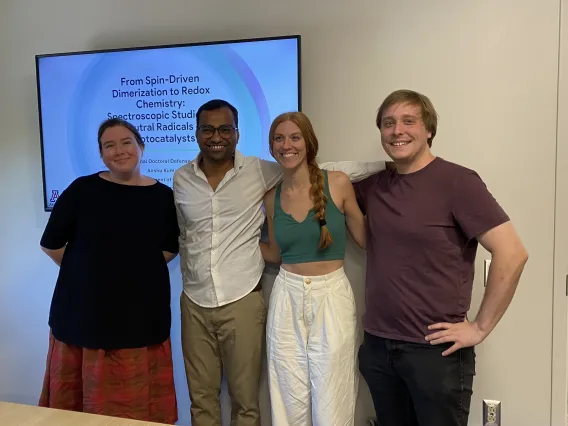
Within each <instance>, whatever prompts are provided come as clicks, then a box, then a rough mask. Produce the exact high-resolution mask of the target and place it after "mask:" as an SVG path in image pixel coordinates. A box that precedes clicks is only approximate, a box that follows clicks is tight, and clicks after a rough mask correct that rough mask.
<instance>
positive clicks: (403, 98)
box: [377, 90, 438, 147]
mask: <svg viewBox="0 0 568 426" xmlns="http://www.w3.org/2000/svg"><path fill="white" fill-rule="evenodd" d="M396 104H411V105H416V106H418V107H420V115H421V118H422V121H423V122H424V126H425V127H426V130H428V131H429V132H430V133H431V134H432V136H431V137H430V138H429V139H428V146H429V147H431V146H432V140H433V139H434V136H436V129H437V128H438V114H437V113H436V109H435V108H434V105H433V104H432V102H431V101H430V99H428V97H427V96H425V95H422V94H421V93H418V92H415V91H413V90H396V91H394V92H392V93H391V94H390V95H388V96H387V97H386V98H385V100H384V101H383V103H382V104H381V106H380V107H379V110H378V112H377V127H378V128H379V130H380V128H381V122H382V119H383V114H384V113H385V111H386V110H387V109H388V108H390V107H391V106H393V105H396Z"/></svg>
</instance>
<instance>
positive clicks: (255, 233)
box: [174, 99, 385, 426]
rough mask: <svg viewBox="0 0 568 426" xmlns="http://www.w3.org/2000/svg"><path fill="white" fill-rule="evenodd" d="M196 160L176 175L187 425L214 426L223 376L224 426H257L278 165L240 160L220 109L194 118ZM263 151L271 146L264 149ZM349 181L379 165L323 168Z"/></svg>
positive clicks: (228, 109) (212, 107)
mask: <svg viewBox="0 0 568 426" xmlns="http://www.w3.org/2000/svg"><path fill="white" fill-rule="evenodd" d="M196 122H197V123H196V124H197V132H196V136H197V143H198V145H199V149H200V153H199V155H198V156H197V158H196V159H195V160H193V161H191V162H189V163H188V164H186V165H184V166H182V167H181V168H180V169H178V170H177V171H176V173H175V174H174V195H175V202H176V208H177V212H178V221H179V226H180V231H181V234H180V265H181V271H182V280H183V288H184V290H183V293H182V295H181V318H182V328H181V332H182V348H183V356H184V362H185V370H186V375H187V381H188V387H189V393H190V398H191V424H192V425H193V426H217V425H218V426H220V425H221V406H220V401H219V394H220V392H221V381H222V376H223V370H224V373H225V375H226V378H227V384H228V389H229V395H230V396H231V401H232V410H231V417H232V420H231V425H232V426H245V425H254V426H260V410H259V405H258V393H259V384H260V374H261V366H262V341H263V338H264V326H265V320H266V306H265V303H264V300H263V296H262V292H261V285H260V278H261V276H262V272H263V270H264V260H263V258H262V255H261V253H260V246H259V239H260V234H261V229H262V226H263V223H264V214H263V212H262V210H261V205H262V200H263V197H264V195H265V193H266V192H267V191H269V190H270V189H271V188H272V187H273V186H274V185H275V184H276V183H277V182H278V181H280V180H281V178H282V171H281V168H280V165H279V164H278V163H275V162H270V161H264V160H261V159H259V158H257V157H244V156H243V155H242V154H241V153H240V152H239V151H237V150H236V146H237V143H238V140H239V131H238V113H237V110H236V108H235V107H234V106H232V105H231V104H229V103H228V102H226V101H223V100H219V99H216V100H212V101H209V102H207V103H205V104H204V105H202V106H201V107H200V108H199V109H198V111H197V114H196ZM266 143H268V141H266ZM320 167H322V168H326V169H327V170H333V169H336V170H341V171H343V172H345V173H346V174H347V175H348V176H350V178H351V179H352V180H353V181H357V180H361V179H363V178H365V177H368V176H370V175H372V174H375V173H377V172H378V171H379V170H382V169H384V168H385V163H384V162H373V163H358V162H350V161H347V162H341V163H334V164H322V165H321V166H320Z"/></svg>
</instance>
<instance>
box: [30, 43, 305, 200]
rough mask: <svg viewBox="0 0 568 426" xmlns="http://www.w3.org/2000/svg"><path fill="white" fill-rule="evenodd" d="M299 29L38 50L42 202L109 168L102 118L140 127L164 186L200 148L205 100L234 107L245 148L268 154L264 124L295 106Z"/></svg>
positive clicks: (150, 170) (148, 164)
mask: <svg viewBox="0 0 568 426" xmlns="http://www.w3.org/2000/svg"><path fill="white" fill-rule="evenodd" d="M300 42H301V38H300V36H299V35H293V36H282V37H270V38H257V39H246V40H229V41H214V42H206V43H192V44H177V45H168V46H147V47H136V48H125V49H113V50H97V51H88V52H68V53H52V54H43V55H37V56H36V58H35V59H36V77H37V92H38V110H39V124H40V137H41V159H42V168H43V189H44V209H45V211H51V209H52V207H53V205H54V203H55V201H56V200H57V198H58V196H59V194H60V193H61V192H62V191H63V190H64V189H65V188H67V186H68V185H69V184H70V183H71V182H72V181H73V180H74V179H76V178H77V177H79V176H82V175H87V174H91V173H96V172H97V171H99V170H105V166H104V164H103V162H102V160H101V158H100V154H99V151H98V143H97V130H98V127H99V125H100V124H101V123H102V122H103V121H104V120H106V119H107V118H110V117H120V118H123V119H125V120H127V121H129V122H131V123H132V124H133V125H135V126H136V127H137V128H138V130H139V131H140V133H141V135H142V137H143V139H144V143H145V151H144V157H143V160H142V164H141V171H142V173H143V174H146V175H148V176H151V177H153V178H155V179H158V180H159V181H161V182H163V183H165V184H167V185H170V186H171V184H172V181H173V173H174V171H175V170H176V169H177V168H179V167H181V166H182V165H183V164H185V163H187V162H188V161H191V160H192V159H193V158H195V156H196V155H197V153H198V152H199V147H198V145H197V142H196V138H195V112H196V110H197V109H198V108H199V106H200V105H202V104H203V103H205V102H207V101H209V100H211V99H224V100H227V101H228V102H230V103H231V104H233V105H234V106H235V107H236V108H237V109H238V111H239V132H240V139H239V144H238V146H237V149H239V150H240V151H241V152H242V153H243V154H244V155H255V156H258V157H261V158H264V159H269V160H271V159H272V157H271V156H270V153H269V151H268V130H269V127H270V123H271V122H272V120H273V119H274V118H275V117H276V116H277V115H278V114H280V113H282V112H286V111H299V110H300V109H301V86H300V85H301V67H300V62H301V61H300Z"/></svg>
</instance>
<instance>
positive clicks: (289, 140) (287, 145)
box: [272, 120, 307, 169]
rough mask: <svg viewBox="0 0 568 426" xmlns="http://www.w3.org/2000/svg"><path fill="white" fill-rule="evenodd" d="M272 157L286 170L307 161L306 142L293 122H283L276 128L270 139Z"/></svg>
mask: <svg viewBox="0 0 568 426" xmlns="http://www.w3.org/2000/svg"><path fill="white" fill-rule="evenodd" d="M272 156H273V157H274V159H275V160H276V161H278V163H280V165H281V166H282V167H284V168H286V169H294V168H296V167H298V166H299V165H300V164H302V163H303V162H305V161H307V160H306V159H307V150H306V141H305V140H304V136H303V135H302V131H301V130H300V128H299V127H298V125H297V124H296V123H294V122H293V121H290V120H287V121H283V122H282V123H280V124H278V126H276V129H275V130H274V136H273V137H272Z"/></svg>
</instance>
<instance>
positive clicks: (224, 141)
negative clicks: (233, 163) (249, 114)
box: [196, 107, 239, 163]
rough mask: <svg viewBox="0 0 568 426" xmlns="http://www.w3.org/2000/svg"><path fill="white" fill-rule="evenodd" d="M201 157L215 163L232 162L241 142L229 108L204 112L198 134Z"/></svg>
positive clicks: (200, 118) (200, 117) (201, 115)
mask: <svg viewBox="0 0 568 426" xmlns="http://www.w3.org/2000/svg"><path fill="white" fill-rule="evenodd" d="M196 136H197V144H198V145H199V149H200V151H201V155H202V156H203V157H206V158H207V159H208V160H211V161H212V162H215V163H224V162H226V161H229V160H231V158H232V157H233V155H234V154H235V149H236V147H237V143H238V142H239V131H238V130H237V126H236V124H235V118H234V116H233V113H232V112H231V110H230V109H229V108H227V107H223V108H219V109H215V110H211V111H202V112H201V113H200V116H199V127H198V128H197V132H196Z"/></svg>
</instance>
